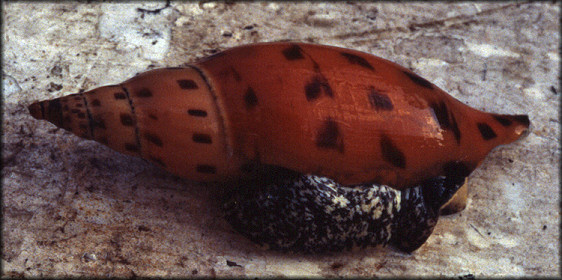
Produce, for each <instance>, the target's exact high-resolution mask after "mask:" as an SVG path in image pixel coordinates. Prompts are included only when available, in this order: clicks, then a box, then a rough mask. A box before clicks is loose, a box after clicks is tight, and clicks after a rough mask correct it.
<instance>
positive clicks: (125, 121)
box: [119, 113, 135, 126]
mask: <svg viewBox="0 0 562 280" xmlns="http://www.w3.org/2000/svg"><path fill="white" fill-rule="evenodd" d="M119 118H120V119H121V124H122V125H124V126H134V125H135V120H134V119H133V117H132V116H131V115H130V114H127V113H121V114H120V115H119Z"/></svg>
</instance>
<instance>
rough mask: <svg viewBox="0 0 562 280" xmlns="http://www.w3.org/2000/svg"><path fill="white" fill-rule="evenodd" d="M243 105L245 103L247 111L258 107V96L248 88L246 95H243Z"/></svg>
mask: <svg viewBox="0 0 562 280" xmlns="http://www.w3.org/2000/svg"><path fill="white" fill-rule="evenodd" d="M244 103H246V108H247V109H252V108H254V107H256V105H258V96H257V95H256V92H255V91H254V89H253V88H251V87H248V89H247V90H246V93H245V94H244Z"/></svg>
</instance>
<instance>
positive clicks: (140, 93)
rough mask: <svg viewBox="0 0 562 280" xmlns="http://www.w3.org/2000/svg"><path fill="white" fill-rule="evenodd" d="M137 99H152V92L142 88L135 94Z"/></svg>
mask: <svg viewBox="0 0 562 280" xmlns="http://www.w3.org/2000/svg"><path fill="white" fill-rule="evenodd" d="M136 96H137V97H152V92H151V91H150V90H149V89H147V88H142V89H140V90H139V91H137V93H136Z"/></svg>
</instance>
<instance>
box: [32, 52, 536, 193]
mask: <svg viewBox="0 0 562 280" xmlns="http://www.w3.org/2000/svg"><path fill="white" fill-rule="evenodd" d="M30 111H31V113H32V115H33V116H35V117H36V118H39V119H47V120H49V121H51V122H52V123H54V124H55V125H57V126H59V127H62V128H65V129H68V130H70V131H72V132H74V133H75V134H77V135H79V136H81V137H84V138H88V139H94V140H96V141H99V142H101V143H103V144H106V145H108V146H109V147H111V148H113V149H115V150H117V151H120V152H123V153H126V154H130V155H135V156H140V157H143V158H146V159H148V160H151V161H153V162H155V163H156V164H159V165H160V166H162V167H163V168H165V169H167V170H169V171H170V172H172V173H174V174H177V175H179V176H182V177H186V178H190V179H193V180H200V181H224V180H233V179H239V178H247V177H251V176H252V174H254V172H255V170H257V169H261V167H263V166H273V167H281V168H286V169H289V170H294V171H297V172H300V173H303V174H315V175H320V176H325V177H328V178H331V179H333V180H335V181H336V182H338V183H341V184H344V185H353V184H362V183H377V184H385V185H389V186H392V187H393V188H396V189H404V188H406V187H411V186H414V185H416V184H418V183H420V182H421V181H423V180H426V179H429V178H433V177H435V176H451V175H455V173H457V171H456V169H455V168H456V167H458V166H461V165H462V169H463V171H464V170H469V171H472V170H474V168H476V167H477V166H478V164H479V163H480V162H481V161H482V160H483V159H484V157H485V156H486V154H488V152H489V151H490V150H491V149H493V148H494V147H496V146H498V145H501V144H506V143H510V142H512V141H514V140H516V139H518V138H519V137H520V136H521V135H523V134H524V132H525V131H527V129H528V126H529V119H528V117H527V116H524V115H499V114H491V113H485V112H482V111H478V110H476V109H473V108H470V107H469V106H466V105H464V104H462V103H461V102H459V101H458V100H456V99H454V98H453V97H451V96H450V95H448V94H447V93H445V92H444V91H442V90H441V89H439V88H438V87H436V86H435V85H433V84H432V83H430V82H428V81H427V80H425V79H423V78H421V77H420V76H418V75H416V74H415V73H413V72H412V71H410V70H408V69H406V68H404V67H401V66H399V65H397V64H395V63H392V62H390V61H387V60H385V59H382V58H379V57H376V56H373V55H370V54H366V53H362V52H358V51H353V50H349V49H342V48H336V47H330V46H321V45H313V44H302V43H263V44H255V45H247V46H241V47H236V48H233V49H229V50H226V51H224V52H221V53H218V54H216V55H213V56H211V57H208V58H205V59H202V60H200V61H198V62H195V63H193V64H192V65H191V66H187V67H185V68H165V69H157V70H151V71H148V72H145V73H142V74H140V75H137V76H136V77H133V78H131V79H129V80H127V81H125V82H123V83H122V84H119V85H115V86H105V87H101V88H97V89H94V90H91V91H87V92H84V93H80V94H74V95H69V96H65V97H62V98H58V99H54V100H49V101H43V102H38V103H34V104H32V105H31V106H30ZM468 173H470V172H468Z"/></svg>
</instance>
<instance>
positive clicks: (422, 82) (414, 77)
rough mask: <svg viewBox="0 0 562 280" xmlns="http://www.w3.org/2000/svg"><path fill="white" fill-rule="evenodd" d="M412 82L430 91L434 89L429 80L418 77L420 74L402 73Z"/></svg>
mask: <svg viewBox="0 0 562 280" xmlns="http://www.w3.org/2000/svg"><path fill="white" fill-rule="evenodd" d="M402 72H403V73H404V74H405V75H406V76H407V77H408V78H409V79H410V80H411V81H412V82H414V83H416V84H417V85H420V86H422V87H424V88H428V89H433V84H432V83H430V82H429V81H428V80H426V79H424V78H422V77H420V76H418V74H415V73H413V72H410V71H402Z"/></svg>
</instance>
